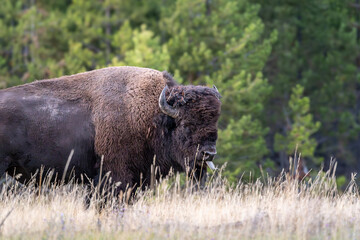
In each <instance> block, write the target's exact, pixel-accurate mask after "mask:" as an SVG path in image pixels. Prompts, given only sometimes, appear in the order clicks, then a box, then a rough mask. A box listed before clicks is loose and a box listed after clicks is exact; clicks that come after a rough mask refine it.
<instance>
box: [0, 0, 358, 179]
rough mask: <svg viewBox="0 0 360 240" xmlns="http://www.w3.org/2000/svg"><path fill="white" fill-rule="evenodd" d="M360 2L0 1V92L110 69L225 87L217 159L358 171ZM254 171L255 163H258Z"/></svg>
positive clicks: (249, 166)
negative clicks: (144, 70)
mask: <svg viewBox="0 0 360 240" xmlns="http://www.w3.org/2000/svg"><path fill="white" fill-rule="evenodd" d="M359 18H360V2H359V0H351V1H348V0H316V1H314V0H302V1H298V0H272V1H267V0H252V1H251V0H177V1H175V0H131V1H130V0H91V1H90V0H63V1H57V0H0V88H6V87H11V86H15V85H19V84H23V83H28V82H31V81H34V80H36V79H38V80H39V79H45V78H54V77H59V76H62V75H69V74H75V73H79V72H83V71H88V70H93V69H97V68H103V67H107V66H121V65H133V66H140V67H149V68H154V69H157V70H160V71H163V70H167V71H168V72H170V73H172V74H173V75H174V76H175V78H176V80H177V81H178V82H179V83H182V84H206V85H208V86H212V85H213V84H215V85H216V87H217V88H218V89H219V91H220V93H221V94H222V96H223V98H222V103H223V105H222V117H221V119H220V122H219V140H218V154H219V155H218V157H217V159H216V160H215V162H216V163H217V164H222V163H225V162H227V163H228V164H227V167H226V175H227V176H228V178H229V179H230V180H231V181H235V180H236V179H238V178H239V177H241V176H242V174H243V173H244V172H245V175H244V176H247V175H248V173H249V172H252V176H259V175H260V169H261V168H262V169H264V171H267V172H269V174H271V175H276V174H277V173H279V172H280V171H281V169H282V168H288V166H289V157H290V156H293V155H294V152H295V149H296V148H297V152H298V153H301V156H302V159H303V160H304V162H303V166H306V167H307V168H308V169H314V170H315V171H313V172H314V173H316V172H317V171H318V170H319V169H320V168H321V167H322V166H324V168H325V169H326V168H327V167H328V165H329V162H330V160H331V159H332V158H336V160H337V162H338V167H337V176H338V183H339V184H340V185H341V184H344V183H345V182H346V181H347V179H348V178H349V176H350V174H351V173H352V172H358V171H359V170H360V118H359V117H360V116H359V114H360V99H359V98H360V81H359V80H360V79H359V67H360V52H359V44H360V42H359V41H360V19H359ZM260 166H261V168H260Z"/></svg>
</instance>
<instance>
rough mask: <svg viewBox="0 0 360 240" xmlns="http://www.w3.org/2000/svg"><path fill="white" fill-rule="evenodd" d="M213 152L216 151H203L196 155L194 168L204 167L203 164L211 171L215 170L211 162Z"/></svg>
mask: <svg viewBox="0 0 360 240" xmlns="http://www.w3.org/2000/svg"><path fill="white" fill-rule="evenodd" d="M215 154H216V153H211V154H209V153H208V152H203V153H201V154H199V155H197V157H196V163H195V165H194V166H196V168H204V167H205V166H208V167H209V168H210V169H211V170H212V171H215V170H217V168H216V167H215V165H214V162H213V159H214V157H215ZM205 164H206V165H205Z"/></svg>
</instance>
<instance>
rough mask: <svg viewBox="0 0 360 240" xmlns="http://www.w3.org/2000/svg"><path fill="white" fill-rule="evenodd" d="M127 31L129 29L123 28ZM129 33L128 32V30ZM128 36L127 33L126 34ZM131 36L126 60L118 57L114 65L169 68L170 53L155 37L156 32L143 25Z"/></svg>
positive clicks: (125, 55) (125, 56)
mask: <svg viewBox="0 0 360 240" xmlns="http://www.w3.org/2000/svg"><path fill="white" fill-rule="evenodd" d="M122 30H125V31H127V29H122ZM126 33H127V32H126ZM125 36H127V35H125ZM128 36H129V39H128V40H129V43H128V45H126V46H133V47H132V48H131V47H127V48H129V49H128V50H127V51H125V53H124V60H123V61H119V60H118V59H117V58H114V59H113V60H112V65H115V66H120V65H128V66H138V67H148V68H154V69H159V70H166V69H168V68H169V64H170V55H169V53H168V50H167V47H166V45H161V44H160V41H159V38H158V37H154V33H153V32H152V31H149V30H147V29H146V26H145V25H142V26H141V28H140V31H138V30H134V32H133V33H132V34H130V35H128Z"/></svg>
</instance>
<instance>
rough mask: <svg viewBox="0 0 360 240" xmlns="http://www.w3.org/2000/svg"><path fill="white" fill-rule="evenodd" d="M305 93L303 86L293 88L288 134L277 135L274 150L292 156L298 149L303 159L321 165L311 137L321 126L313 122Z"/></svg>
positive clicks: (287, 113)
mask: <svg viewBox="0 0 360 240" xmlns="http://www.w3.org/2000/svg"><path fill="white" fill-rule="evenodd" d="M303 93H304V88H303V87H302V86H301V85H296V86H295V87H294V88H293V90H292V94H291V97H290V101H289V108H288V110H286V116H287V128H286V129H287V132H286V133H285V135H281V134H279V133H277V134H275V143H274V150H275V151H278V152H281V151H282V152H285V153H286V154H287V155H288V156H291V155H293V153H294V151H295V149H296V148H297V151H298V152H299V153H301V156H302V157H305V158H310V159H312V160H313V161H314V162H315V163H317V164H320V161H321V160H322V159H320V158H316V157H315V156H314V153H315V149H316V146H317V142H316V140H315V139H314V138H312V137H311V136H312V135H313V134H314V133H316V132H317V131H318V130H319V128H320V126H321V124H320V122H314V121H313V116H312V115H311V114H310V113H309V111H310V99H309V98H308V97H304V96H303Z"/></svg>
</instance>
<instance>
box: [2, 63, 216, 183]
mask: <svg viewBox="0 0 360 240" xmlns="http://www.w3.org/2000/svg"><path fill="white" fill-rule="evenodd" d="M165 85H168V86H169V90H168V92H167V93H166V97H167V102H168V103H169V104H170V105H172V106H173V107H176V108H177V109H178V110H179V111H180V115H179V117H178V118H176V119H174V118H172V117H170V116H167V115H165V114H164V113H162V112H161V110H160V108H159V105H158V99H159V96H160V93H161V91H162V89H163V88H164V86H165ZM219 97H220V96H219V94H218V92H217V91H216V90H214V89H212V88H207V87H201V86H180V85H177V84H176V83H175V81H174V80H173V78H172V77H171V75H170V74H168V73H166V72H164V73H161V72H159V71H156V70H152V69H146V68H137V67H110V68H104V69H99V70H94V71H90V72H85V73H80V74H76V75H71V76H64V77H61V78H57V79H50V80H43V81H36V82H34V83H30V84H25V85H22V86H18V87H13V88H8V89H4V90H1V91H0V175H2V174H3V173H4V172H5V171H10V170H12V171H19V172H22V173H23V178H24V180H26V179H28V178H29V176H30V175H31V174H32V173H34V171H35V169H37V168H39V167H40V166H41V165H45V166H46V167H48V168H55V169H56V171H57V172H58V173H59V174H60V175H61V174H62V171H63V169H64V166H65V163H66V160H67V156H68V154H69V153H70V150H71V149H72V148H74V150H75V154H74V157H73V159H72V161H71V165H70V168H74V169H75V172H77V173H78V174H80V173H85V174H87V175H88V176H89V177H90V178H96V176H97V175H98V171H99V170H98V167H99V157H100V156H102V155H103V156H104V165H103V169H104V171H105V172H107V171H111V176H112V178H113V180H114V181H121V183H122V185H121V186H122V188H124V187H125V186H126V184H129V185H130V186H134V185H135V184H139V182H140V173H142V174H143V176H144V179H143V181H144V183H145V185H147V184H149V177H150V176H149V175H150V166H151V163H152V161H153V157H154V155H156V164H157V165H158V166H159V168H160V171H161V173H162V174H163V175H166V174H167V173H168V171H169V170H170V168H171V167H173V168H174V169H175V170H177V171H184V170H185V164H186V163H185V159H188V161H189V164H190V166H196V167H198V166H199V164H200V163H201V159H200V157H201V154H198V155H196V150H197V148H199V149H198V150H199V151H200V152H201V151H205V150H208V149H210V150H215V143H216V139H217V126H216V125H217V120H218V117H219V115H220V101H219ZM195 156H197V159H196V160H195ZM16 169H18V170H16ZM24 173H25V174H24Z"/></svg>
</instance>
